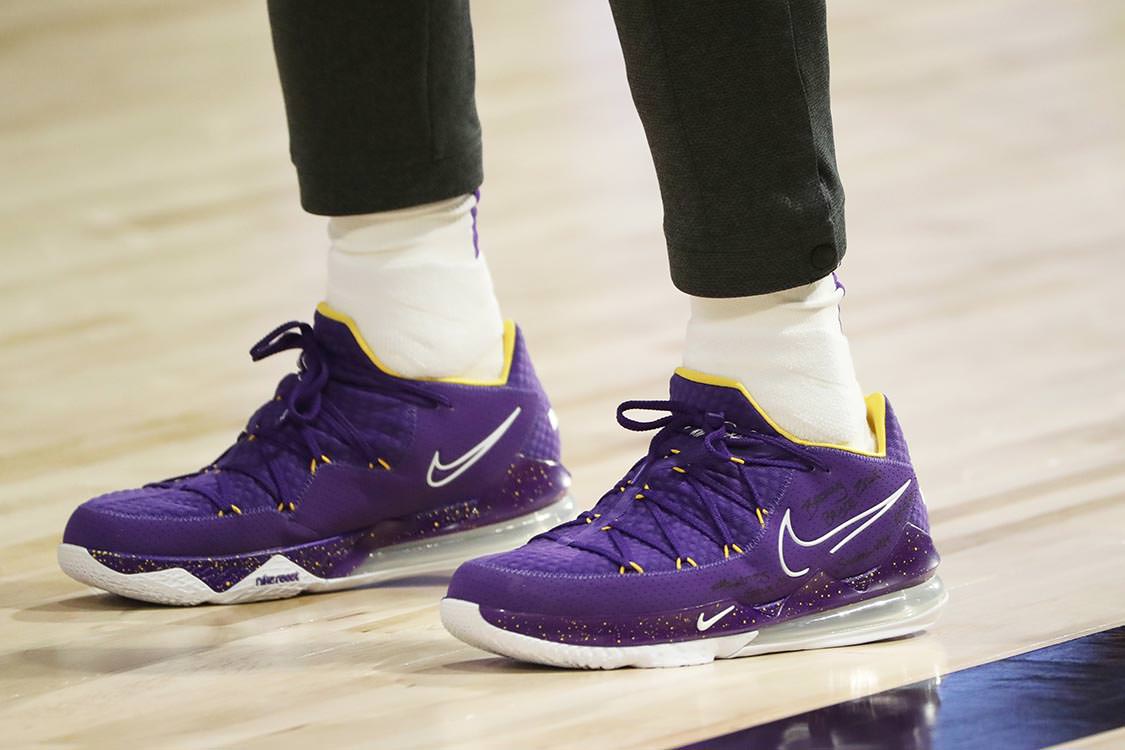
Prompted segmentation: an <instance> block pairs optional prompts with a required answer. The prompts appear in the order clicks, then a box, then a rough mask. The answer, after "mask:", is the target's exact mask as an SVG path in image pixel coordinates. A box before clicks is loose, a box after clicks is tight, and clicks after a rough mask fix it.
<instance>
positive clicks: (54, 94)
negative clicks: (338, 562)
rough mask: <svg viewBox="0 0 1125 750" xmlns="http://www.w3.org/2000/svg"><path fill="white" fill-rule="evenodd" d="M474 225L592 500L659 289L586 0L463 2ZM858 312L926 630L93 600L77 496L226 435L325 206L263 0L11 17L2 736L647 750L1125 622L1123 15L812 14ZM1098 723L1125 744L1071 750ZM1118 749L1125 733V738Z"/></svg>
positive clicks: (634, 145) (3, 92) (621, 82)
mask: <svg viewBox="0 0 1125 750" xmlns="http://www.w3.org/2000/svg"><path fill="white" fill-rule="evenodd" d="M474 20H475V24H476V27H477V48H478V55H479V98H480V109H481V114H482V118H483V122H484V127H485V132H486V144H487V145H486V161H487V164H486V172H487V174H488V178H487V181H486V184H485V199H484V204H483V206H482V215H481V231H482V238H483V243H484V249H485V251H486V252H487V253H488V255H489V258H490V262H491V264H492V267H493V269H494V272H495V275H496V278H497V283H498V286H499V289H500V292H501V295H502V300H503V302H504V305H505V308H506V310H507V312H508V313H509V314H510V315H511V316H512V317H515V318H516V319H517V320H519V321H520V322H521V323H522V325H523V326H524V328H525V330H526V332H527V334H528V336H529V340H530V343H531V346H532V349H533V351H534V354H535V357H536V361H537V364H538V367H539V370H540V374H541V375H542V377H543V379H544V381H545V383H546V385H547V387H548V389H549V391H550V392H551V394H552V396H553V398H554V401H555V405H556V408H557V410H558V412H559V414H560V417H561V421H562V429H563V433H564V441H565V443H564V444H565V454H566V460H567V463H568V464H569V465H570V467H571V469H572V470H573V471H574V472H575V473H576V475H577V476H576V489H577V492H578V494H579V497H580V499H581V500H582V501H583V502H590V501H591V500H592V499H593V498H594V497H595V496H596V495H597V494H599V493H600V491H601V489H602V488H603V487H604V486H607V485H608V483H610V482H612V481H613V480H614V479H616V478H617V476H618V475H619V474H620V473H621V472H622V471H623V470H624V468H625V467H626V465H627V464H628V463H630V462H631V461H632V460H633V458H635V456H636V455H638V453H639V451H641V450H643V445H644V443H643V441H644V437H643V436H638V435H634V434H631V433H625V432H623V431H621V430H619V429H617V428H616V426H615V424H614V422H613V419H612V410H613V408H614V406H615V405H616V404H617V402H618V401H620V400H623V399H625V398H637V397H659V396H660V395H661V393H662V391H663V389H664V387H665V383H666V379H667V377H668V375H669V374H670V371H671V368H672V367H673V366H674V365H676V364H677V357H678V351H679V345H680V338H681V334H682V328H683V324H684V320H685V314H686V305H685V303H684V301H683V299H682V298H681V297H680V296H678V295H677V293H676V292H675V291H674V289H673V288H672V286H671V285H670V283H669V282H668V280H667V267H666V262H665V259H664V255H663V246H662V235H661V230H660V205H659V198H658V193H657V191H656V185H655V179H654V176H653V172H652V167H651V163H650V161H649V157H648V153H647V150H646V147H645V143H644V138H643V134H642V132H641V129H640V126H639V123H638V121H637V118H636V115H635V114H634V112H633V110H632V106H631V102H630V100H629V95H628V90H627V88H626V84H625V79H624V72H623V67H622V62H621V59H620V52H619V50H618V49H617V42H616V38H615V36H614V32H613V27H612V22H611V19H610V16H609V11H608V9H607V7H605V4H604V3H602V2H595V1H594V0H586V1H583V2H566V3H558V2H555V3H549V2H518V1H517V0H508V1H507V2H499V1H498V0H489V2H478V3H477V4H476V7H475V17H474ZM831 31H832V43H833V64H834V79H833V93H834V101H835V113H836V123H837V138H838V145H839V152H840V162H841V167H842V170H843V174H844V179H845V182H846V186H847V188H848V191H849V202H848V209H849V232H848V234H849V241H850V242H849V244H850V248H851V249H850V253H849V256H848V258H847V261H846V263H845V266H844V268H843V275H844V278H845V281H846V282H847V284H848V290H849V295H848V301H847V305H846V309H845V313H844V319H845V323H846V327H847V330H848V331H849V333H850V335H851V338H852V341H853V346H854V351H855V354H856V358H857V361H858V366H859V369H860V374H861V380H862V381H863V382H864V384H865V385H866V386H867V387H868V388H872V389H874V388H879V389H884V390H886V391H887V392H889V393H890V395H891V397H892V399H893V400H894V402H895V405H896V408H897V409H898V411H899V413H900V416H901V417H902V419H903V421H904V422H905V424H906V426H907V429H908V432H909V435H910V438H911V441H912V449H913V452H914V455H915V458H916V460H917V463H918V469H919V473H920V475H921V476H922V479H923V481H924V482H925V484H926V488H927V489H926V496H927V499H928V501H929V503H930V505H931V508H932V514H933V520H934V526H935V533H936V537H937V541H938V543H939V546H940V548H941V549H942V551H943V552H944V555H945V561H944V563H943V572H942V574H943V576H944V578H945V581H946V582H947V584H948V586H949V588H950V590H951V595H952V600H951V602H950V605H949V608H948V610H947V614H946V616H945V618H944V619H943V620H942V621H941V622H940V624H939V625H938V627H936V629H935V630H934V631H933V632H932V633H931V634H930V635H927V636H923V637H920V638H915V639H910V640H906V641H901V642H895V643H888V644H879V645H872V646H865V647H857V648H847V649H838V650H834V651H828V652H817V653H800V654H785V655H775V656H766V657H760V658H757V659H749V660H745V659H744V660H740V661H731V662H723V663H717V664H714V665H710V666H705V667H694V668H688V669H682V670H648V671H636V670H634V671H621V672H616V673H606V674H601V673H598V674H591V673H568V672H562V671H553V670H544V669H537V668H532V667H527V666H520V665H517V664H514V663H510V662H508V661H505V660H502V659H498V658H492V657H490V656H488V655H486V654H485V653H483V652H480V651H476V650H474V649H472V648H470V647H468V646H464V645H462V644H460V643H459V642H457V641H455V640H454V639H452V638H451V637H449V636H447V635H446V634H445V632H444V631H443V630H442V628H441V626H440V624H439V622H438V617H437V607H436V604H437V601H438V598H439V597H440V595H441V594H442V592H443V584H444V580H445V579H444V578H442V577H434V578H427V579H422V580H411V581H407V582H404V583H401V584H398V585H392V586H383V587H379V588H372V589H367V590H363V591H357V592H350V593H340V594H330V595H323V596H315V597H306V598H301V599H298V600H292V601H283V602H276V603H267V604H254V605H247V606H241V607H237V608H214V607H211V608H199V609H164V608H158V607H149V606H141V605H136V604H131V603H128V602H126V601H124V600H121V599H116V598H112V597H109V596H105V595H100V594H97V593H94V592H92V591H91V590H88V589H86V588H84V587H82V586H79V585H77V584H75V583H73V582H71V581H70V580H69V579H67V578H66V577H64V576H63V574H62V573H60V572H59V571H58V569H57V567H56V565H55V561H54V554H55V545H56V543H57V542H58V540H59V537H60V534H61V530H62V527H63V524H64V523H65V520H66V518H67V515H68V514H69V513H70V511H71V510H72V509H73V507H74V506H75V505H77V504H78V503H79V502H81V501H82V500H84V499H85V498H87V497H88V496H91V495H94V494H97V493H100V492H103V491H107V490H110V489H114V488H119V487H124V486H133V485H137V484H139V483H142V482H144V481H147V480H152V479H155V478H159V477H163V476H169V475H173V474H178V473H181V472H182V471H185V470H189V469H192V468H194V467H197V466H199V465H202V464H204V463H206V462H207V461H209V460H210V459H211V458H213V457H214V456H215V455H216V454H217V453H218V451H219V450H220V448H221V447H222V446H224V445H225V443H226V442H227V441H228V440H229V439H230V438H231V437H233V435H234V434H235V433H236V432H237V431H238V429H239V427H240V426H241V424H242V421H243V420H244V418H245V416H246V415H247V414H248V413H249V411H250V410H251V409H253V408H254V407H255V406H256V405H257V404H258V403H259V402H260V401H261V400H263V399H264V398H265V397H266V396H267V395H268V393H269V392H270V391H271V389H272V387H273V383H274V382H275V380H276V379H277V377H278V376H279V375H280V374H281V372H282V371H283V370H284V368H285V367H286V363H283V362H281V361H279V360H281V359H283V358H276V360H278V361H275V360H271V361H270V362H267V363H263V364H260V365H255V366H251V365H250V363H249V358H248V357H247V355H246V350H247V348H248V346H249V345H250V344H251V343H252V342H253V341H255V340H256V339H257V338H258V337H259V336H260V335H261V334H262V333H264V332H265V331H266V330H268V329H269V328H270V327H271V326H272V325H274V324H276V323H278V322H281V321H284V320H288V319H291V318H295V317H307V316H309V315H310V314H311V311H312V307H313V305H314V303H315V302H316V301H317V300H318V299H319V298H320V296H321V293H322V285H323V281H324V278H323V276H324V274H323V251H324V246H325V238H324V226H323V224H324V222H323V220H321V219H318V218H316V217H311V216H307V215H304V214H302V213H301V212H300V211H299V209H298V207H297V199H296V188H295V180H294V177H293V173H292V169H291V167H290V166H289V164H288V160H287V151H286V148H287V147H286V134H285V129H284V119H283V113H282V108H281V101H280V94H279V91H278V86H277V80H276V73H275V71H274V68H273V61H272V56H271V51H270V47H269V34H268V27H267V23H266V17H265V10H264V7H263V4H262V3H260V2H257V1H256V0H237V2H232V1H231V0H207V1H202V0H195V1H194V2H187V1H186V0H177V1H176V2H168V0H129V1H127V2H126V1H124V0H114V1H111V0H98V1H97V2H93V1H91V0H82V1H80V0H55V1H54V2H51V3H43V2H36V1H34V0H6V2H5V3H4V4H3V7H2V9H0V101H2V102H3V106H2V107H0V165H2V166H0V170H2V176H3V180H2V182H0V253H2V256H0V257H2V258H3V266H2V268H3V271H2V275H0V313H2V320H3V321H4V326H3V329H2V331H0V373H2V374H0V414H2V415H3V417H2V419H0V467H2V471H0V530H2V531H0V537H2V538H0V745H6V746H12V747H22V746H26V745H29V744H32V743H42V744H49V745H51V746H80V745H89V746H95V745H100V746H106V747H151V746H153V745H154V744H155V743H156V740H157V738H159V739H160V740H161V741H162V743H163V744H166V745H169V746H176V747H230V746H238V747H246V748H259V747H260V748H269V749H270V750H277V749H278V748H288V747H334V748H335V747H348V746H363V745H371V744H374V743H375V742H376V741H379V744H380V745H382V746H387V747H392V746H393V747H395V748H434V747H440V746H447V747H457V748H490V749H492V748H501V747H520V748H526V747H556V746H557V747H577V746H580V745H585V746H588V747H599V748H600V747H627V748H656V747H661V746H673V745H676V744H681V743H684V742H688V741H693V740H697V739H700V738H704V737H708V736H712V735H715V734H719V733H722V732H726V731H730V730H733V729H736V728H740V727H744V726H747V725H750V724H753V723H757V722H761V721H765V720H769V719H773V718H776V717H779V716H783V715H787V714H791V713H796V712H799V711H805V710H807V709H809V708H812V707H815V706H819V705H822V704H825V703H829V702H833V701H837V700H843V699H847V698H851V697H856V696H859V695H863V694H866V693H870V692H873V691H876V690H881V689H884V688H887V687H891V686H895V685H899V684H902V683H906V682H911V681H914V680H918V679H921V678H924V677H926V676H932V675H934V674H937V673H942V672H946V671H949V670H954V669H958V668H962V667H965V666H968V665H973V664H977V663H981V662H984V661H988V660H991V659H995V658H998V657H1001V656H1005V655H1009V654H1012V653H1016V652H1020V651H1024V650H1027V649H1030V648H1032V647H1035V646H1040V645H1043V644H1048V643H1053V642H1056V641H1060V640H1064V639H1068V638H1071V637H1074V636H1076V635H1080V634H1085V633H1088V632H1091V631H1094V630H1098V629H1102V628H1106V627H1109V626H1114V625H1119V624H1121V623H1125V576H1123V575H1122V570H1125V374H1123V373H1125V344H1123V341H1125V314H1123V313H1122V311H1121V310H1122V308H1121V300H1122V298H1123V295H1125V292H1123V289H1125V287H1123V284H1125V280H1123V279H1125V277H1123V275H1122V272H1123V271H1125V264H1123V262H1122V259H1123V258H1125V255H1123V251H1122V247H1123V245H1125V210H1122V206H1121V204H1122V198H1123V197H1125V86H1123V85H1122V81H1123V80H1125V6H1122V4H1121V3H1120V2H1119V0H1087V1H1086V2H1082V3H1060V2H1056V1H1055V0H946V2H942V3H931V4H927V5H925V6H924V7H922V6H918V5H917V4H902V3H900V4H895V3H885V2H878V1H877V0H850V1H849V2H841V3H833V4H832V16H831ZM1098 742H1101V743H1102V746H1107V747H1108V746H1110V745H1112V744H1113V743H1115V742H1117V743H1121V742H1125V737H1123V736H1122V734H1121V733H1117V734H1115V735H1107V736H1103V737H1102V738H1100V739H1099V740H1098V741H1091V743H1090V746H1094V745H1096V744H1098ZM1118 746H1120V745H1118Z"/></svg>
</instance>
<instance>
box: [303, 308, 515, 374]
mask: <svg viewBox="0 0 1125 750" xmlns="http://www.w3.org/2000/svg"><path fill="white" fill-rule="evenodd" d="M313 330H315V331H316V334H317V338H318V339H320V340H321V341H322V342H324V343H325V345H326V346H327V348H328V349H329V350H330V351H333V352H335V353H337V354H341V353H343V354H345V356H355V353H354V349H355V348H356V347H358V348H359V349H360V351H361V352H362V353H363V355H364V356H365V357H366V358H367V359H368V360H369V361H370V362H371V364H372V365H374V366H375V368H376V369H377V370H379V371H380V372H382V373H383V374H384V375H390V376H391V377H393V378H400V379H402V380H417V381H423V382H430V383H455V384H458V385H492V386H496V385H506V384H507V383H508V376H509V375H510V374H511V372H512V361H513V359H514V357H515V351H516V324H515V323H514V322H513V321H511V320H505V321H504V367H503V369H502V370H501V371H500V376H499V377H497V378H494V379H485V380H474V379H471V378H412V377H408V376H406V375H402V374H400V373H398V372H395V371H394V369H392V368H391V367H389V366H388V365H387V364H386V363H384V362H383V361H382V360H381V359H379V356H378V355H377V354H375V350H374V349H372V348H371V345H370V344H368V343H367V340H366V339H364V338H363V334H362V333H361V332H360V330H359V326H358V325H356V322H355V320H353V319H352V317H351V316H350V315H348V314H346V313H343V312H340V311H339V310H337V309H335V308H334V307H332V306H331V305H329V304H328V303H327V302H321V303H320V304H319V305H317V306H316V316H315V319H314V322H313ZM345 331H346V332H345Z"/></svg>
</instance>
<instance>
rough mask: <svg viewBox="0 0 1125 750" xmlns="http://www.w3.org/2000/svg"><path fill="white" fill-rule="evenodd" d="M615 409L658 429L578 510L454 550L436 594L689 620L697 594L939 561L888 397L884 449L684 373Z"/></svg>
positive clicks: (771, 598) (698, 603) (894, 576)
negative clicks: (458, 556)
mask: <svg viewBox="0 0 1125 750" xmlns="http://www.w3.org/2000/svg"><path fill="white" fill-rule="evenodd" d="M638 410H648V411H651V412H655V413H657V414H663V415H664V416H662V417H660V418H659V419H656V420H654V421H652V422H647V423H646V422H638V421H635V419H633V418H630V416H629V415H630V414H631V413H633V412H635V411H638ZM619 420H620V421H621V423H622V424H623V425H624V426H626V427H628V428H630V429H635V430H641V429H656V430H658V432H657V433H656V435H655V437H654V438H653V440H652V443H651V445H650V448H649V452H648V454H647V455H646V456H645V457H644V458H643V459H642V460H641V461H639V462H638V463H637V464H636V465H634V466H633V468H632V469H631V470H630V471H629V473H628V474H626V476H625V477H624V478H623V479H622V480H621V481H620V482H619V483H618V484H617V486H615V487H614V488H613V489H611V490H610V491H609V492H608V493H606V495H605V496H603V497H602V498H601V500H600V501H599V502H598V504H597V505H596V506H595V507H594V508H593V509H592V510H591V511H589V512H587V513H583V514H582V515H581V516H579V518H578V519H576V520H575V521H573V522H571V523H568V524H564V525H563V526H561V527H558V528H556V529H555V530H553V531H551V532H548V533H546V534H543V535H540V536H539V537H537V538H536V539H533V540H532V541H531V542H529V543H528V544H527V545H525V546H524V547H522V548H520V549H517V550H514V551H512V552H507V553H502V554H498V555H492V556H488V557H484V558H480V559H478V560H474V561H470V562H468V563H465V564H464V565H462V566H461V568H459V569H458V571H457V573H456V574H455V575H454V577H453V580H452V581H451V584H450V588H449V593H448V596H449V597H451V598H455V599H462V600H467V601H472V602H476V603H478V604H481V605H482V611H493V612H509V613H522V614H525V615H528V616H529V618H534V617H536V616H547V617H552V616H554V617H566V618H570V619H569V620H567V622H569V623H571V625H572V626H573V627H578V623H580V620H581V618H594V619H598V618H602V619H603V620H604V621H605V622H609V621H611V620H612V618H615V617H622V616H647V615H652V614H653V613H669V612H676V611H678V610H681V609H683V610H685V611H689V612H690V617H688V621H689V622H688V624H689V625H690V624H691V621H692V618H694V617H695V615H696V614H697V613H698V612H699V611H700V610H699V608H700V607H706V606H707V605H709V604H718V603H727V602H738V603H741V604H745V605H748V606H763V607H767V608H768V607H769V606H772V605H773V604H774V603H777V602H781V601H783V600H785V599H786V598H787V597H794V596H795V595H798V594H799V593H800V592H802V591H805V592H808V591H811V590H812V589H809V588H803V587H808V586H810V585H812V584H810V582H822V581H827V582H835V581H845V580H854V581H856V582H857V583H856V584H855V585H854V586H853V585H851V584H849V585H848V586H845V587H843V588H845V589H847V590H848V592H850V593H855V592H860V591H861V590H865V589H866V588H867V586H869V585H871V584H872V583H873V582H874V584H875V585H877V586H892V585H899V584H903V583H904V582H905V581H907V580H911V579H913V578H917V577H925V576H928V575H930V574H931V573H932V569H933V566H935V565H936V564H937V556H936V553H934V552H933V549H932V545H931V544H930V543H929V540H928V535H927V534H928V525H927V524H926V521H925V516H926V512H925V507H924V505H923V502H922V497H921V494H920V492H919V490H918V482H917V478H916V477H915V475H914V470H913V468H912V466H911V462H910V456H909V454H908V452H907V448H906V443H905V441H904V440H903V436H902V431H901V429H900V427H899V425H898V422H897V420H896V419H895V416H894V413H893V411H892V410H891V409H890V406H889V404H888V405H887V407H886V423H885V429H886V454H885V456H868V455H862V454H858V453H854V452H851V451H846V450H842V449H837V448H831V447H817V446H808V445H804V444H799V443H796V442H793V441H790V440H788V439H786V438H785V437H783V436H782V435H780V434H779V433H778V432H777V431H776V430H775V429H774V428H773V427H771V426H770V424H769V422H768V421H767V420H766V419H765V418H764V417H763V416H762V415H761V414H760V413H759V412H758V411H757V410H756V409H755V407H754V406H753V404H752V403H751V402H750V401H749V400H748V399H747V398H746V397H745V396H744V395H743V393H742V392H741V391H740V390H738V389H737V388H733V387H726V386H717V385H708V384H704V383H701V382H696V381H694V380H689V379H688V378H686V377H683V376H681V375H676V376H674V377H673V378H672V381H671V396H670V399H669V400H668V401H662V402H627V403H626V404H623V405H622V408H621V409H620V410H619ZM849 522H850V523H849ZM844 524H849V525H846V526H845V525H844ZM837 529H838V531H836V530H837ZM834 531H835V533H830V532H834ZM853 531H855V532H856V533H855V534H852V532H853ZM909 535H915V536H909ZM822 537H824V539H823V541H821V542H819V543H816V542H817V540H818V539H820V538H822ZM923 537H924V541H920V540H922V538H923ZM794 538H796V539H798V540H800V541H799V542H798V541H794ZM802 542H803V543H804V544H802ZM779 546H781V551H780V552H779ZM815 585H820V584H819V583H816V584H815ZM814 588H815V587H814ZM801 595H802V596H803V595H805V594H801ZM775 609H776V608H775ZM486 616H487V615H486ZM685 616H686V615H685ZM529 622H537V621H534V620H533V619H529V620H526V621H525V625H526V624H528V623H529ZM536 627H545V626H543V624H542V622H539V623H538V624H537V625H536ZM716 632H722V629H716Z"/></svg>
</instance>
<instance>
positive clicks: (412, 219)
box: [327, 195, 504, 379]
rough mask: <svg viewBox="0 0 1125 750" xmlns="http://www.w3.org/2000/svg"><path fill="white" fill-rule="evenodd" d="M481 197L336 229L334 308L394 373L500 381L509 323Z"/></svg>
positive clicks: (331, 263) (332, 226) (331, 284)
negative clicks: (491, 265)
mask: <svg viewBox="0 0 1125 750" xmlns="http://www.w3.org/2000/svg"><path fill="white" fill-rule="evenodd" d="M475 208H476V198H475V197H474V196H472V195H466V196H462V197H459V198H452V199H450V200H445V201H439V202H437V203H428V204H425V205H422V206H413V207H411V208H404V209H401V210H398V211H385V212H381V213H375V214H364V215H360V216H340V217H334V218H332V219H331V220H330V221H329V222H328V236H329V238H330V239H331V240H332V245H331V248H330V249H329V251H328V294H327V300H328V304H329V305H331V306H332V307H334V308H336V309H337V310H339V311H341V312H344V313H347V314H348V315H350V316H351V317H352V318H353V319H354V320H355V322H356V324H357V325H358V326H359V330H360V331H361V332H362V333H363V336H364V338H365V339H367V343H368V344H370V345H371V348H372V349H373V350H374V351H375V354H376V355H377V356H378V357H379V359H380V360H382V361H383V362H384V363H386V365H387V366H388V367H390V368H391V369H393V370H394V371H395V372H397V373H399V374H400V375H405V376H407V377H412V378H437V377H467V378H475V379H487V378H495V377H498V376H499V375H500V373H501V371H502V369H503V366H504V362H503V360H504V343H503V339H504V321H503V319H502V318H501V317H500V305H499V303H498V302H497V301H496V295H495V293H494V291H493V289H492V277H491V276H490V275H489V273H488V264H487V263H485V260H484V256H483V255H481V254H479V253H478V252H477V247H476V241H475V234H476V227H475V221H476V217H475Z"/></svg>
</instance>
